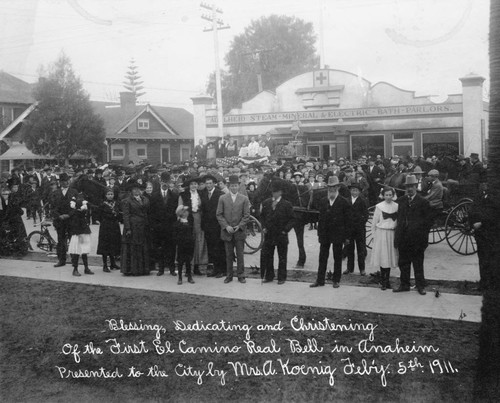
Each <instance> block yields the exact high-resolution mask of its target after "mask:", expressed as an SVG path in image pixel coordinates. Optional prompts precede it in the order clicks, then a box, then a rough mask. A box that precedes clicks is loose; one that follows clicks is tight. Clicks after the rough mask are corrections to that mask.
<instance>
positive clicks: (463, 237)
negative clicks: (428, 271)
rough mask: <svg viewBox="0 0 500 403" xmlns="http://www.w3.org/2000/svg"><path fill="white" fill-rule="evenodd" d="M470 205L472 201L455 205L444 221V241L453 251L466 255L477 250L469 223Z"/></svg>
mask: <svg viewBox="0 0 500 403" xmlns="http://www.w3.org/2000/svg"><path fill="white" fill-rule="evenodd" d="M471 205H472V202H470V201H465V202H463V203H460V204H458V205H457V206H455V207H454V208H453V209H452V210H451V211H450V214H448V217H447V218H446V223H445V233H446V242H448V245H450V248H451V249H453V250H454V251H455V252H457V253H459V254H460V255H466V256H467V255H473V254H474V253H476V252H477V246H476V239H475V238H474V235H473V230H472V227H471V226H470V224H469V210H470V208H471Z"/></svg>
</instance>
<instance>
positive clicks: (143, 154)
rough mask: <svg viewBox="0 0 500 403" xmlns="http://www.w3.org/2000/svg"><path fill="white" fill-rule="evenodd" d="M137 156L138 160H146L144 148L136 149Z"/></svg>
mask: <svg viewBox="0 0 500 403" xmlns="http://www.w3.org/2000/svg"><path fill="white" fill-rule="evenodd" d="M137 156H138V157H139V158H147V157H148V155H147V153H146V148H145V147H144V148H138V149H137Z"/></svg>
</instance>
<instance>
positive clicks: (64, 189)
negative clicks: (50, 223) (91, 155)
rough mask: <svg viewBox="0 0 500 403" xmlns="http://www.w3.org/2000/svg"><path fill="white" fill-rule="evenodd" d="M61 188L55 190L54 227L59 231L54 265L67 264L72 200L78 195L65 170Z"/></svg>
mask: <svg viewBox="0 0 500 403" xmlns="http://www.w3.org/2000/svg"><path fill="white" fill-rule="evenodd" d="M59 184H60V186H61V187H60V188H59V189H57V190H56V191H54V193H53V197H54V199H53V200H54V228H55V229H56V231H57V259H58V261H57V263H56V264H55V265H54V267H61V266H64V265H66V253H67V251H68V238H69V218H70V213H71V210H72V209H71V206H70V202H71V200H72V199H73V198H74V199H75V200H76V198H77V197H78V192H77V191H76V190H75V189H73V188H70V187H69V176H68V174H67V173H65V172H63V173H62V174H61V175H59Z"/></svg>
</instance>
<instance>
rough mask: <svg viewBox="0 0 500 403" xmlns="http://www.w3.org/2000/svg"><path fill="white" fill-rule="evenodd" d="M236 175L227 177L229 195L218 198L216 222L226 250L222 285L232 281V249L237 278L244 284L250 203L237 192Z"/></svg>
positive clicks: (237, 182)
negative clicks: (244, 254)
mask: <svg viewBox="0 0 500 403" xmlns="http://www.w3.org/2000/svg"><path fill="white" fill-rule="evenodd" d="M239 187H240V183H239V178H238V176H237V175H231V176H230V177H229V193H227V194H225V195H223V196H221V197H220V198H219V204H218V205H217V213H216V215H217V220H218V221H219V224H220V226H221V235H220V237H221V239H222V240H223V241H224V246H225V249H226V267H227V277H226V278H225V280H224V283H229V282H231V281H233V274H234V273H233V260H234V249H235V248H236V265H237V273H236V274H237V276H238V281H239V282H240V283H246V280H245V276H244V269H245V265H244V260H243V249H244V247H245V238H246V225H247V222H248V220H249V218H250V201H249V200H248V197H246V196H243V195H242V194H240V193H239V192H238V189H239Z"/></svg>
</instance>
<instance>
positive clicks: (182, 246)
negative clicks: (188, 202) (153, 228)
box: [174, 205, 194, 285]
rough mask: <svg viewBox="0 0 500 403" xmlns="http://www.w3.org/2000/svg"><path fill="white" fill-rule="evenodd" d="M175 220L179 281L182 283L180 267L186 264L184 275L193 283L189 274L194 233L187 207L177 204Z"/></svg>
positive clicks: (178, 282)
mask: <svg viewBox="0 0 500 403" xmlns="http://www.w3.org/2000/svg"><path fill="white" fill-rule="evenodd" d="M175 214H176V215H177V221H176V223H175V224H174V239H175V242H176V243H177V263H178V268H177V269H178V270H177V271H178V272H179V281H177V284H179V285H181V284H182V268H183V266H186V277H187V279H188V282H189V283H191V284H194V280H193V277H192V275H191V260H192V259H193V253H194V234H193V225H192V224H191V223H190V222H189V207H188V206H182V205H181V206H179V207H177V209H176V210H175Z"/></svg>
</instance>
